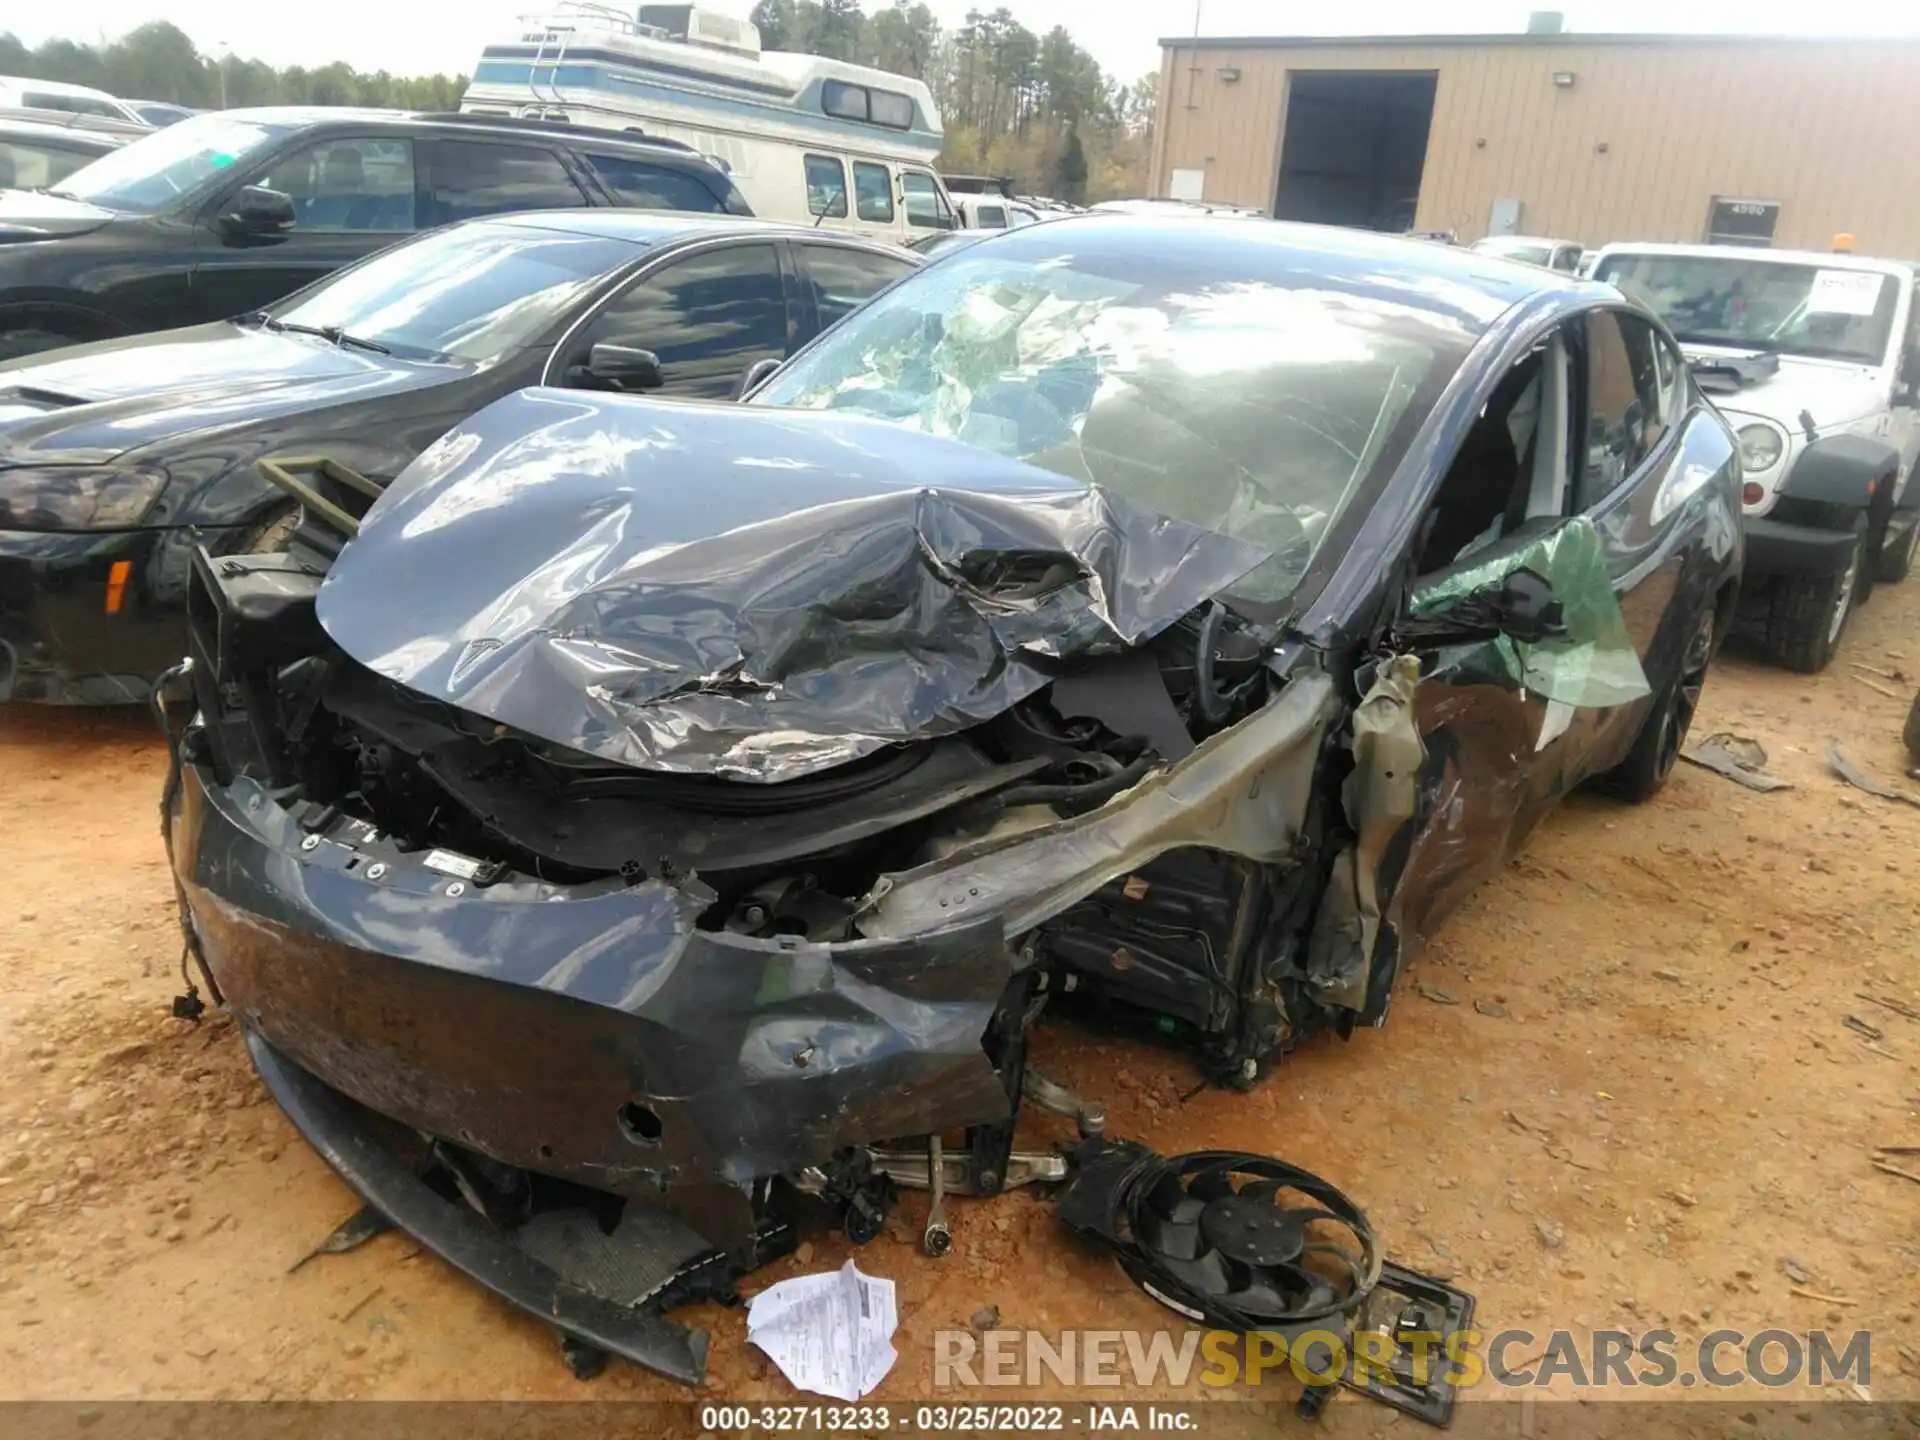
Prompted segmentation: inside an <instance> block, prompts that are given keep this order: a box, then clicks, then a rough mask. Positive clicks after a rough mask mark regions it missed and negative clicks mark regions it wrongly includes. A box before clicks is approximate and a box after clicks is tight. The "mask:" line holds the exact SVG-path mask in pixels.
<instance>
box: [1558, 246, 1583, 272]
mask: <svg viewBox="0 0 1920 1440" xmlns="http://www.w3.org/2000/svg"><path fill="white" fill-rule="evenodd" d="M1579 265H1580V248H1579V247H1578V246H1577V245H1562V246H1561V247H1560V248H1559V249H1558V250H1556V251H1555V252H1554V256H1553V268H1554V269H1556V270H1567V271H1572V270H1576V269H1578V268H1579Z"/></svg>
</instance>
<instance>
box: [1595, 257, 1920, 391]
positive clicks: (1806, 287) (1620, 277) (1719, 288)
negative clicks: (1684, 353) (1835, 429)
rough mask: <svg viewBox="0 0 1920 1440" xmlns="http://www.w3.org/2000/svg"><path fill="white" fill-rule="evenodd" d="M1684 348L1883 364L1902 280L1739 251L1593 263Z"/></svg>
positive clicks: (1597, 272)
mask: <svg viewBox="0 0 1920 1440" xmlns="http://www.w3.org/2000/svg"><path fill="white" fill-rule="evenodd" d="M1593 278H1594V279H1596V280H1604V281H1605V282H1606V283H1607V284H1609V285H1612V286H1614V287H1616V288H1617V289H1619V290H1620V291H1621V292H1622V293H1623V294H1626V295H1628V296H1631V297H1632V298H1633V299H1635V300H1638V301H1639V302H1640V303H1641V304H1643V305H1645V306H1647V307H1648V308H1649V309H1650V310H1652V311H1653V312H1654V313H1655V314H1656V315H1658V316H1659V317H1660V318H1661V319H1662V320H1664V321H1666V322H1667V326H1668V328H1669V329H1671V330H1672V331H1673V333H1674V336H1675V338H1677V339H1678V340H1679V341H1680V343H1681V344H1683V345H1724V346H1728V347H1731V348H1733V349H1738V350H1759V351H1765V352H1767V353H1770V354H1785V355H1808V356H1812V357H1814V358H1815V359H1821V360H1852V361H1856V362H1858V363H1860V364H1863V365H1878V364H1879V363H1880V362H1881V361H1882V360H1883V359H1885V358H1886V353H1887V339H1888V337H1889V336H1890V335H1891V334H1892V333H1893V310H1894V306H1895V305H1896V304H1897V303H1898V302H1899V298H1900V287H1899V286H1898V285H1896V284H1895V283H1894V282H1893V277H1892V276H1890V275H1882V274H1880V273H1878V272H1877V271H1873V270H1854V269H1849V268H1845V267H1841V266H1823V265H1817V264H1816V265H1803V264H1793V263H1790V262H1787V261H1781V260H1755V259H1747V258H1744V257H1739V256H1734V255H1658V254H1649V255H1635V254H1632V253H1630V252H1629V253H1623V254H1618V255H1609V256H1607V257H1606V258H1605V259H1604V260H1602V261H1601V262H1600V264H1599V265H1598V266H1596V267H1595V269H1594V275H1593Z"/></svg>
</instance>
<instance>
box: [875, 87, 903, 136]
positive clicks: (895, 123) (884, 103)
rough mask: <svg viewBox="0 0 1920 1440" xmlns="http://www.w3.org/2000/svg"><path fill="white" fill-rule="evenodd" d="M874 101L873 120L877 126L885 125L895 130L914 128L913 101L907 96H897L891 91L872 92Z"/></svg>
mask: <svg viewBox="0 0 1920 1440" xmlns="http://www.w3.org/2000/svg"><path fill="white" fill-rule="evenodd" d="M870 96H871V100H872V116H871V118H872V120H873V123H874V124H876V125H885V126H887V127H889V128H890V129H894V130H911V129H912V128H913V101H912V99H911V98H909V97H908V96H905V95H896V94H894V93H893V92H892V91H891V90H875V91H872V92H870Z"/></svg>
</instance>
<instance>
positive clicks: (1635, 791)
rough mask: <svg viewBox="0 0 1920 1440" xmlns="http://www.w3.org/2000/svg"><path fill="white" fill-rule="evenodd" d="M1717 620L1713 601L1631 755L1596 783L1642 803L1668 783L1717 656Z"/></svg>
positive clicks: (1693, 629)
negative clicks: (1715, 632) (1715, 626)
mask: <svg viewBox="0 0 1920 1440" xmlns="http://www.w3.org/2000/svg"><path fill="white" fill-rule="evenodd" d="M1715 619H1716V617H1715V613H1714V608H1713V605H1712V604H1711V602H1709V603H1708V604H1706V605H1704V606H1702V607H1701V610H1700V613H1699V614H1698V615H1696V616H1695V617H1694V618H1693V620H1692V622H1691V628H1690V629H1689V630H1688V632H1687V643H1686V648H1685V649H1684V650H1682V651H1681V653H1680V668H1679V670H1678V672H1677V673H1676V674H1675V675H1674V676H1673V678H1672V679H1671V680H1669V681H1667V683H1666V684H1665V685H1664V686H1662V687H1661V689H1660V690H1659V691H1657V692H1656V693H1655V695H1654V698H1653V708H1652V709H1650V710H1648V711H1647V718H1646V719H1645V720H1643V721H1641V722H1640V733H1639V734H1638V735H1637V736H1635V737H1634V741H1633V748H1632V749H1631V750H1629V751H1628V752H1627V758H1626V759H1624V760H1622V761H1621V762H1620V763H1619V764H1618V765H1616V766H1614V767H1613V769H1611V770H1609V771H1607V773H1606V774H1604V775H1602V776H1600V777H1599V778H1598V779H1597V780H1595V782H1594V784H1595V786H1596V788H1598V789H1600V790H1604V791H1605V792H1606V793H1607V794H1609V795H1617V796H1618V797H1619V798H1620V799H1622V800H1626V801H1629V802H1630V803H1632V804H1635V805H1638V804H1640V803H1641V802H1643V801H1646V800H1651V799H1652V798H1653V797H1654V796H1655V795H1657V794H1659V793H1660V790H1661V788H1662V787H1663V786H1665V784H1666V783H1667V778H1668V777H1669V776H1670V775H1672V774H1673V767H1674V762H1675V761H1677V760H1678V759H1679V758H1680V747H1681V746H1682V745H1684V744H1686V743H1687V730H1688V729H1689V727H1691V726H1692V724H1693V716H1694V712H1695V711H1696V710H1698V709H1699V708H1700V692H1701V690H1702V689H1703V688H1704V687H1705V685H1706V683H1707V666H1708V665H1709V664H1710V663H1711V662H1712V660H1713V635H1714V624H1715Z"/></svg>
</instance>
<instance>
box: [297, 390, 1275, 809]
mask: <svg viewBox="0 0 1920 1440" xmlns="http://www.w3.org/2000/svg"><path fill="white" fill-rule="evenodd" d="M1267 558H1268V552H1267V551H1266V550H1265V549H1263V548H1261V547H1259V546H1255V545H1251V544H1248V543H1246V542H1244V541H1240V540H1235V539H1232V538H1229V537H1227V536H1225V535H1221V534H1218V533H1215V532H1213V531H1210V530H1205V529H1201V528H1199V527H1197V526H1193V525H1189V524H1187V523H1185V522H1182V521H1179V520H1174V519H1170V518H1168V517H1167V516H1164V515H1160V514H1157V513H1155V512H1153V511H1150V510H1147V509H1145V508H1143V507H1141V506H1139V505H1137V504H1135V503H1133V502H1131V501H1129V500H1127V499H1125V498H1124V497H1122V496H1119V495H1116V494H1113V493H1112V492H1110V491H1107V490H1103V489H1100V488H1098V487H1095V486H1091V485H1088V484H1086V483H1084V482H1081V481H1078V480H1073V479H1069V478H1067V477H1064V476H1060V475H1056V474H1053V473H1051V472H1049V471H1045V470H1041V469H1038V468H1036V467H1034V466H1031V465H1027V464H1025V463H1023V462H1021V461H1017V460H1011V459H1006V458H1003V457H1001V456H998V455H994V454H991V453H989V452H987V451H983V450H978V449H975V448H973V447H971V446H967V445H962V444H960V443H958V442H955V441H950V440H945V439H941V438H938V437H935V436H930V435H925V434H921V433H919V432H916V431H911V430H906V429H903V428H900V427H898V426H893V425H888V424H886V423H884V422H880V421H873V420H865V419H860V418H856V417H852V416H845V415H835V414H831V413H825V412H817V411H790V410H777V409H772V408H757V407H752V406H725V405H701V404H684V403H672V402H666V401H648V400H635V399H627V398H612V397H604V396H583V395H581V394H579V393H578V392H570V391H562V390H539V389H535V390H525V391H522V392H520V393H519V394H517V395H513V396H509V397H508V398H506V399H504V400H501V401H499V402H497V403H495V404H493V405H491V406H489V407H488V408H487V409H485V410H482V411H481V412H480V413H479V414H477V415H475V416H473V417H472V418H471V419H470V420H468V421H467V422H466V423H465V424H463V425H461V426H460V427H458V428H456V429H455V430H453V431H451V432H449V433H448V434H447V435H446V436H445V437H444V438H442V439H441V440H440V441H438V442H437V443H436V444H434V445H433V446H432V447H431V448H429V449H428V450H427V451H425V452H424V453H423V454H422V455H421V456H420V457H419V458H418V459H417V460H416V461H415V462H414V463H413V464H412V465H411V466H409V467H408V468H407V469H406V471H405V472H403V473H402V474H401V475H400V477H399V478H398V479H397V480H395V481H394V483H393V485H392V486H391V487H389V489H388V490H387V491H386V493H385V494H384V495H383V496H382V497H381V498H380V500H379V501H378V502H377V503H376V504H375V505H374V507H373V509H372V510H371V511H369V512H368V514H367V516H366V519H365V521H364V523H363V525H362V528H361V531H360V534H359V536H358V538H356V539H355V540H353V541H352V542H350V543H349V544H348V545H347V547H346V548H345V550H344V551H343V552H342V553H341V555H340V557H339V559H338V560H336V561H335V563H334V565H333V568H332V570H331V571H330V572H329V574H328V576H327V579H326V582H325V583H324V584H323V585H322V587H321V590H320V595H319V601H318V609H319V616H320V621H321V623H322V625H324V626H325V628H326V630H327V632H328V634H329V635H330V636H332V638H333V640H334V642H335V643H336V644H338V645H339V646H340V648H341V649H343V650H344V651H346V652H347V653H348V654H349V655H351V656H353V657H354V658H355V659H356V660H358V661H360V662H361V663H362V664H364V665H366V666H368V667H369V668H371V669H373V670H374V671H376V672H378V673H380V674H382V675H384V676H386V677H387V678H389V679H391V680H394V681H396V682H398V683H400V684H402V685H405V686H407V687H409V688H410V689H413V690H415V691H417V692H419V693H420V694H423V695H427V696H430V697H432V698H435V699H439V700H444V701H447V702H448V703H450V704H453V705H455V706H458V707H459V708H461V709H463V710H466V711H469V712H471V713H473V714H476V715H480V716H483V717H485V718H487V719H491V720H495V721H498V722H500V723H502V724H505V725H509V726H512V727H514V728H515V729H517V730H521V731H524V732H526V733H528V734H531V735H534V736H537V737H539V738H541V739H545V740H548V741H551V742H553V743H555V744H559V745H565V746H568V747H571V748H573V749H576V750H581V751H585V752H587V753H589V754H592V755H595V756H598V757H600V758H602V759H605V760H609V761H613V762H615V763H618V764H623V765H632V766H639V767H643V768H648V769H655V770H668V771H679V772H684V773H691V774H705V775H715V776H722V777H726V778H729V779H735V780H753V781H768V782H771V781H781V780H787V779H791V778H794V777H797V776H801V775H805V774H809V773H812V772H815V771H819V770H824V769H827V768H829V767H831V766H835V765H840V764H844V763H846V762H848V761H851V760H854V759H857V758H859V757H860V756H862V755H866V754H869V753H871V752H873V751H875V750H878V749H880V748H881V747H883V746H885V745H888V744H891V743H895V742H899V741H906V740H917V739H926V738H930V737H933V736H938V735H943V734H950V733H952V732H954V731H957V730H961V729H964V728H966V727H967V726H970V725H973V724H977V723H978V722H980V721H982V720H986V719H989V718H991V717H992V716H994V715H996V714H998V713H1000V712H1001V711H1003V710H1005V709H1007V708H1008V707H1009V706H1011V705H1012V704H1014V703H1015V702H1016V701H1018V700H1020V699H1022V698H1023V697H1025V696H1027V695H1029V694H1031V693H1033V692H1034V691H1036V690H1038V689H1039V688H1040V687H1041V686H1043V685H1045V684H1046V683H1047V682H1048V681H1049V680H1050V679H1051V678H1052V676H1053V674H1054V673H1055V672H1056V669H1057V668H1058V665H1057V662H1062V661H1068V660H1071V659H1073V658H1075V657H1079V656H1084V655H1092V654H1097V653H1100V652H1103V651H1117V650H1120V649H1124V648H1125V647H1127V646H1130V645H1134V644H1138V643H1139V642H1141V641H1143V640H1145V639H1148V638H1150V637H1151V636H1153V635H1154V634H1156V633H1158V632H1159V631H1160V630H1162V629H1164V628H1165V627H1166V626H1168V625H1169V624H1171V623H1172V622H1173V621H1175V620H1177V619H1178V618H1180V617H1181V616H1182V615H1184V614H1186V613H1187V612H1188V611H1190V610H1192V609H1193V608H1194V607H1195V606H1197V605H1200V604H1202V603H1204V602H1205V601H1206V600H1208V599H1209V598H1210V597H1212V596H1214V595H1216V594H1218V593H1219V592H1220V591H1221V590H1223V589H1225V588H1226V587H1227V586H1229V585H1231V584H1232V583H1233V582H1234V581H1235V580H1237V579H1239V578H1240V577H1241V576H1242V575H1245V574H1246V573H1247V572H1248V571H1250V570H1252V569H1253V568H1254V567H1255V566H1257V565H1258V564H1260V563H1261V562H1262V561H1263V560H1265V559H1267Z"/></svg>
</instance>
